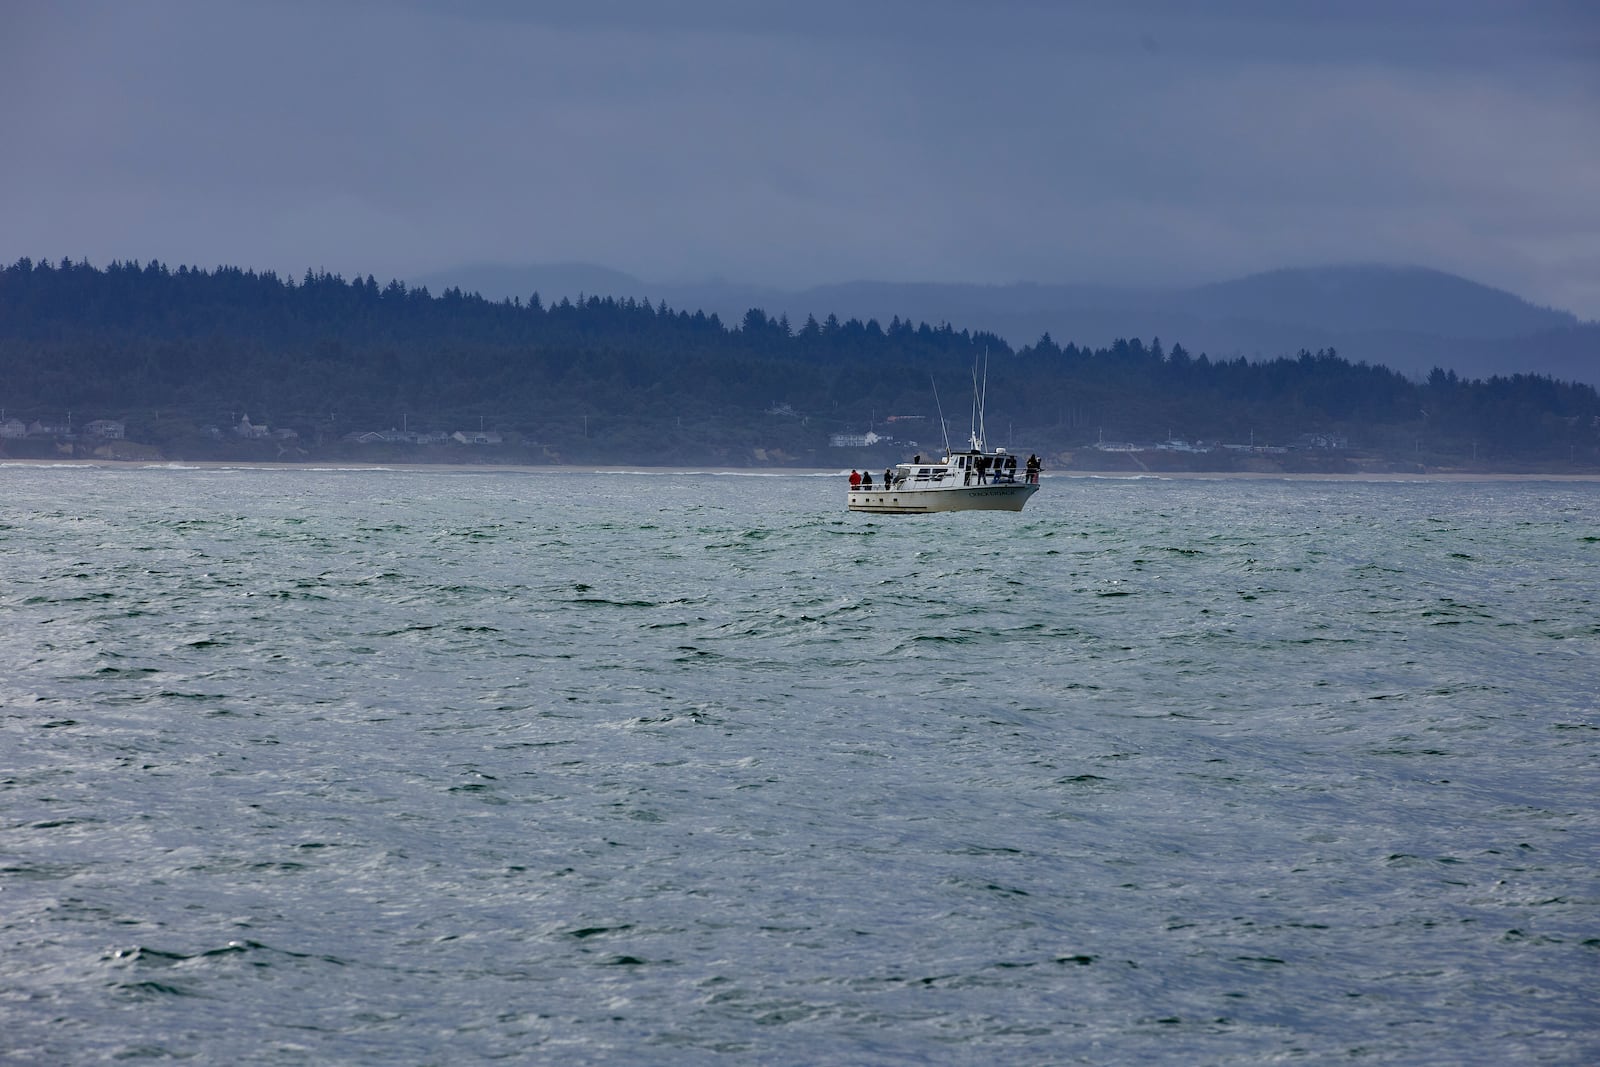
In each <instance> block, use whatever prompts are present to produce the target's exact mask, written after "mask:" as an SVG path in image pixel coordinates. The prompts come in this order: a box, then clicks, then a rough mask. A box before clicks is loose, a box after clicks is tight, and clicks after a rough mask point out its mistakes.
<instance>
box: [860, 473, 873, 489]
mask: <svg viewBox="0 0 1600 1067" xmlns="http://www.w3.org/2000/svg"><path fill="white" fill-rule="evenodd" d="M861 488H863V489H871V488H872V472H871V471H862V472H861Z"/></svg>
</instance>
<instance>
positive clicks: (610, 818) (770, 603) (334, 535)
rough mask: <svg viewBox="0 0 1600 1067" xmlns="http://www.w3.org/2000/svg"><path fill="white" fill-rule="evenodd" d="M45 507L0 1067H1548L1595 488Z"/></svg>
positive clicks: (111, 499) (1570, 1034) (1092, 488)
mask: <svg viewBox="0 0 1600 1067" xmlns="http://www.w3.org/2000/svg"><path fill="white" fill-rule="evenodd" d="M73 470H74V471H75V473H73V474H68V473H66V471H65V470H64V469H60V468H53V467H38V466H33V465H30V466H28V467H27V468H26V469H23V468H17V469H7V470H6V471H5V476H4V481H5V484H6V488H7V492H8V507H7V511H6V514H5V516H4V520H3V527H0V537H3V538H4V544H5V549H6V551H5V555H4V557H3V558H4V561H5V562H4V566H5V576H6V581H5V582H4V583H3V584H0V608H3V609H4V611H5V614H6V618H7V621H8V623H9V626H8V638H7V640H6V641H5V642H3V643H0V723H3V726H4V730H5V733H6V751H7V759H6V761H5V767H4V769H0V796H3V797H4V807H3V810H4V812H5V815H6V828H7V834H6V842H7V845H6V850H5V858H4V859H3V860H0V928H3V933H0V956H3V958H4V959H5V960H6V961H7V967H6V981H5V985H6V988H7V999H6V1001H5V1006H4V1007H3V1008H0V1016H3V1020H4V1023H5V1026H4V1027H3V1028H0V1029H3V1031H4V1033H3V1036H0V1049H4V1051H5V1052H6V1053H7V1054H8V1055H10V1056H13V1057H15V1058H17V1059H19V1060H23V1061H28V1060H32V1061H36V1062H82V1061H87V1060H96V1059H112V1058H132V1057H172V1058H177V1057H187V1058H195V1059H199V1060H201V1061H207V1062H253V1063H274V1062H285V1063H300V1062H306V1061H319V1062H321V1061H337V1062H395V1061H406V1062H411V1061H417V1062H430V1061H444V1060H449V1061H462V1060H469V1061H470V1060H480V1059H488V1058H491V1057H502V1058H510V1059H518V1060H560V1061H562V1062H572V1063H586V1062H592V1063H599V1062H614V1061H617V1060H625V1061H628V1062H651V1063H686V1064H687V1063H696V1064H698V1063H705V1062H730V1063H745V1062H874V1063H907V1064H909V1063H932V1062H938V1063H974V1064H977V1063H983V1064H989V1063H995V1062H1074V1061H1082V1062H1108V1061H1113V1062H1115V1061H1141V1060H1160V1061H1164V1062H1228V1063H1266V1062H1279V1061H1281V1060H1284V1059H1305V1060H1307V1061H1310V1062H1322V1061H1330V1060H1334V1059H1357V1060H1361V1061H1363V1062H1379V1063H1414V1062H1472V1061H1482V1059H1483V1058H1484V1056H1485V1055H1486V1054H1487V1050H1493V1058H1494V1059H1496V1060H1499V1061H1502V1062H1516V1061H1523V1062H1526V1061H1535V1060H1539V1059H1544V1060H1549V1061H1556V1062H1584V1061H1586V1060H1589V1059H1592V1058H1593V1053H1594V1052H1595V1051H1596V1041H1595V1038H1594V1034H1595V1033H1596V1030H1595V1027H1594V1014H1593V1009H1592V1007H1591V1004H1592V999H1593V998H1592V985H1593V983H1592V978H1593V973H1594V961H1595V952H1596V951H1597V950H1600V942H1597V940H1596V938H1595V936H1594V932H1593V929H1592V927H1593V923H1592V912H1593V900H1594V893H1595V888H1596V881H1595V876H1594V871H1595V865H1596V859H1597V852H1596V842H1597V840H1600V838H1597V836H1596V830H1597V819H1596V807H1595V802H1594V800H1593V796H1592V793H1593V790H1592V785H1591V783H1592V778H1593V775H1592V771H1593V754H1594V751H1595V748H1594V746H1595V743H1596V738H1597V736H1600V717H1597V701H1600V697H1597V695H1596V694H1597V687H1596V685H1595V679H1596V673H1595V668H1594V666H1593V664H1594V663H1596V662H1600V626H1597V625H1596V623H1595V619H1596V618H1600V610H1597V604H1596V598H1597V596H1600V581H1597V577H1600V563H1597V560H1600V555H1597V549H1596V545H1597V544H1600V541H1597V539H1596V536H1595V532H1594V531H1595V530H1596V529H1597V526H1600V524H1597V521H1596V520H1597V518H1600V508H1597V503H1600V487H1596V486H1593V485H1582V484H1574V485H1555V484H1548V483H1540V484H1516V483H1494V484H1476V483H1475V484H1470V485H1438V484H1425V485H1415V484H1396V483H1389V484H1383V483H1328V482H1309V481H1308V482H1278V481H1249V482H1245V481H1239V482H1229V481H1216V480H1212V481H1205V482H1198V481H1182V480H1172V479H1138V480H1132V479H1121V478H1119V479H1116V480H1114V481H1113V480H1079V479H1057V480H1056V481H1054V482H1053V484H1051V485H1050V486H1049V487H1047V489H1046V490H1045V491H1044V492H1042V493H1040V494H1039V495H1038V496H1037V497H1035V498H1034V500H1033V501H1031V502H1030V504H1029V507H1028V510H1027V511H1026V512H1025V513H1023V514H1021V515H1014V514H1004V515H1001V514H984V513H965V514H958V515H944V516H922V517H910V518H903V517H875V516H861V515H853V514H850V513H847V512H845V511H844V510H843V501H842V495H843V491H842V488H841V487H840V484H839V481H838V479H837V477H836V476H833V475H826V474H812V475H794V476H788V475H785V476H777V477H773V476H764V477H759V478H749V477H720V476H716V472H709V471H708V472H703V474H702V475H699V476H697V475H694V474H686V473H682V472H679V473H675V474H671V475H664V474H638V473H626V472H610V473H608V474H606V475H605V476H603V477H590V478H588V479H586V480H583V481H580V482H577V483H575V481H574V478H575V475H574V473H572V472H516V473H515V474H514V476H506V477H499V476H496V477H485V478H479V477H470V478H463V477H459V476H457V474H456V473H455V472H425V471H411V470H384V471H381V472H372V471H359V470H356V471H351V470H284V471H277V472H275V475H276V476H274V477H271V478H261V477H258V476H256V474H255V473H254V472H250V471H243V470H239V471H235V470H229V469H215V468H210V469H206V470H204V471H194V470H186V469H178V468H170V467H162V468H154V469H146V470H132V469H116V470H102V471H96V472H95V477H93V478H92V479H86V478H83V477H80V476H79V473H76V471H77V468H73ZM706 475H710V476H706ZM575 484H576V485H577V488H576V490H575Z"/></svg>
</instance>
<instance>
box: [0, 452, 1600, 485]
mask: <svg viewBox="0 0 1600 1067" xmlns="http://www.w3.org/2000/svg"><path fill="white" fill-rule="evenodd" d="M18 467H24V468H25V467H76V468H83V469H86V470H173V471H181V470H268V471H271V470H284V471H320V472H325V473H359V472H362V471H393V472H397V473H418V472H430V471H433V472H440V473H454V474H562V475H625V474H683V475H690V474H692V475H716V476H731V477H756V478H759V477H767V478H780V477H795V478H822V477H835V476H837V477H839V478H845V477H847V476H848V473H849V468H845V467H840V468H837V469H835V468H829V467H713V466H656V465H652V464H648V463H607V464H555V463H543V464H521V463H358V462H343V463H341V462H329V461H323V462H312V461H304V460H299V461H294V462H288V463H275V462H271V461H266V460H258V461H250V460H123V459H35V458H28V459H22V458H18V459H8V458H0V470H4V469H7V468H18ZM1042 477H1043V478H1045V479H1050V480H1054V479H1065V480H1072V481H1111V482H1136V481H1171V482H1176V481H1251V482H1263V481H1265V482H1271V481H1278V482H1600V472H1595V473H1579V474H1559V473H1538V472H1512V471H1476V472H1475V471H1419V472H1410V473H1387V472H1359V471H1358V472H1355V473H1351V474H1330V473H1323V472H1304V473H1296V472H1290V471H1076V470H1068V471H1049V470H1047V471H1045V472H1044V473H1043V475H1042Z"/></svg>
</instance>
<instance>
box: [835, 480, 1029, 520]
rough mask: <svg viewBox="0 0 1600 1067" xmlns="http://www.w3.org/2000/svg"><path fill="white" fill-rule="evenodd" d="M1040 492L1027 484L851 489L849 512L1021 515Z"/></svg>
mask: <svg viewBox="0 0 1600 1067" xmlns="http://www.w3.org/2000/svg"><path fill="white" fill-rule="evenodd" d="M1038 491H1039V486H1038V485H1037V484H1034V483H1029V482H1018V483H1016V484H1011V485H972V486H952V487H951V488H948V489H944V488H940V489H852V490H850V510H851V511H867V512H873V513H876V514H879V515H925V514H930V513H932V512H935V511H1021V510H1022V506H1023V505H1024V504H1026V503H1027V502H1028V498H1029V497H1030V496H1032V495H1033V494H1034V493H1036V492H1038Z"/></svg>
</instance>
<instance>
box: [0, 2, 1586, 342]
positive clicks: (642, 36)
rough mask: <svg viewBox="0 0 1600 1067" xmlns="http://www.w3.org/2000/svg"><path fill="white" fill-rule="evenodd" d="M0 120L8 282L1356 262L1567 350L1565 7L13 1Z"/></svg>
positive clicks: (1007, 273)
mask: <svg viewBox="0 0 1600 1067" xmlns="http://www.w3.org/2000/svg"><path fill="white" fill-rule="evenodd" d="M547 9H548V10H547ZM0 101H3V102H4V106H3V107H0V192H3V195H0V258H3V259H4V260H5V261H6V262H11V261H13V260H15V259H16V258H18V257H20V256H23V255H27V256H32V257H34V258H41V257H42V258H49V259H52V260H55V259H59V258H60V257H62V256H70V257H72V258H73V259H75V260H76V259H80V258H84V257H87V258H88V259H89V260H90V261H91V262H93V263H95V264H96V265H101V266H103V265H104V264H105V263H106V262H108V261H110V260H112V259H138V260H141V261H142V260H147V259H151V258H157V259H161V260H164V261H166V262H168V263H171V264H178V263H190V264H196V265H201V266H208V267H209V266H215V265H218V264H235V265H240V266H247V267H256V268H271V269H275V270H278V271H280V272H289V273H292V274H295V275H299V274H300V273H302V272H303V271H304V270H305V269H306V268H307V267H313V268H325V269H327V270H330V271H338V272H339V273H342V274H344V275H346V276H347V277H349V276H352V275H366V274H369V273H370V274H373V275H375V276H377V277H378V278H379V279H380V280H387V279H388V278H391V277H400V278H407V277H417V276H421V275H424V274H428V273H432V272H434V271H438V270H441V269H445V268H449V267H453V266H459V265H464V264H469V263H553V262H564V261H582V262H588V263H596V264H601V265H605V266H609V267H614V268H616V269H619V270H625V271H629V272H631V273H633V274H636V275H639V276H640V277H642V278H644V279H646V280H648V281H658V282H668V281H688V280H698V279H703V278H707V277H711V276H721V277H724V278H727V279H728V280H730V281H739V282H752V283H763V284H771V285H779V286H785V287H800V286H806V285H811V284H817V283H825V282H838V281H850V280H860V279H877V280H892V281H968V282H986V283H1003V282H1011V281H1039V282H1111V283H1150V284H1169V283H1188V282H1197V281H1214V280H1222V279H1226V278H1230V277H1236V276H1238V275H1241V274H1245V273H1249V272H1252V271H1258V270H1268V269H1272V268H1275V267H1282V266H1310V265H1319V264H1324V263H1348V262H1383V263H1402V264H1418V265H1423V266H1429V267H1435V268H1438V269H1441V270H1446V271H1451V272H1454V273H1458V274H1462V275H1465V276H1467V277H1469V278H1472V279H1474V280H1477V281H1482V282H1485V283H1488V284H1491V285H1497V286H1501V287H1503V288H1506V289H1509V290H1511V291H1513V292H1515V293H1517V294H1519V295H1522V296H1525V297H1527V298H1529V299H1531V300H1534V301H1535V302H1538V303H1544V304H1549V305H1553V306H1556V307H1560V308H1564V309H1567V310H1571V311H1574V312H1576V313H1578V314H1579V315H1580V316H1582V317H1585V318H1600V4H1594V3H1582V2H1570V3H1568V2H1556V0H1541V2H1534V3H1517V2H1512V0H1450V2H1439V3H1410V4H1408V3H1404V2H1401V0H1389V2H1365V0H1347V2H1343V3H1327V4H1315V5H1312V4H1292V3H1285V2H1269V0H1255V2H1241V0H1213V2H1210V3H1206V4H1190V3H1180V2H1170V3H1150V4H1111V3H1105V4H1074V3H1069V2H1066V0H985V2H983V3H956V2H952V0H916V2H913V0H885V2H879V3H874V2H872V0H855V2H838V0H811V2H809V3H804V4H801V3H792V4H781V5H779V4H761V3H757V2H754V0H684V2H680V3H669V2H665V0H613V2H606V0H567V2H564V3H561V4H548V5H546V4H540V3H516V2H511V0H453V2H445V0H395V2H380V0H317V2H309V0H306V2H302V0H279V2H266V0H262V2H258V3H234V2H229V0H200V2H188V0H139V2H124V0H116V2H108V3H98V2H74V0H63V2H40V0H8V2H6V3H5V4H4V5H3V6H0Z"/></svg>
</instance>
